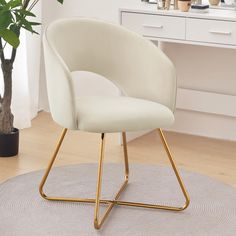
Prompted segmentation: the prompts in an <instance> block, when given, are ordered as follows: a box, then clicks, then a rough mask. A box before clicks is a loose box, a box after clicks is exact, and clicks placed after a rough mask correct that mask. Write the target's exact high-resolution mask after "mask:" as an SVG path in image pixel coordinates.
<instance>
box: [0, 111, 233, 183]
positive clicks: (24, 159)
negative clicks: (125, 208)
mask: <svg viewBox="0 0 236 236" xmlns="http://www.w3.org/2000/svg"><path fill="white" fill-rule="evenodd" d="M60 133H61V128H60V127H59V126H57V125H56V124H55V123H54V122H53V121H52V119H51V117H50V115H49V114H47V113H44V112H43V113H40V114H39V116H38V117H37V118H36V119H35V120H34V121H33V127H32V128H30V129H25V130H22V131H21V136H20V154H19V156H18V157H13V158H0V181H4V180H5V179H7V178H10V177H13V176H16V175H19V174H23V173H27V172H30V171H34V170H38V169H44V168H45V167H46V166H47V163H48V161H49V159H50V154H51V153H52V151H53V148H54V145H55V143H56V141H57V138H58V136H59V135H60ZM107 137H108V139H107V143H106V144H107V145H106V156H105V160H106V161H107V162H120V161H121V160H122V158H123V152H122V147H121V146H119V145H118V135H117V134H109V135H108V136H107ZM166 138H167V140H168V142H169V145H170V147H171V150H172V153H173V154H174V157H175V160H176V162H177V164H178V166H179V167H180V168H183V169H187V170H191V171H194V172H198V173H202V174H205V175H208V176H211V177H213V178H215V179H218V180H221V181H223V182H225V183H228V184H230V185H232V186H235V187H236V142H227V141H221V140H214V139H208V138H203V137H196V136H191V135H184V134H177V133H171V132H168V133H167V132H166ZM99 141H100V135H98V134H91V133H84V132H71V131H70V132H69V134H68V136H67V138H66V139H65V142H64V144H63V147H62V150H61V152H60V157H59V158H58V160H57V163H56V165H67V164H74V163H88V162H97V160H98V150H99ZM128 151H129V159H130V162H136V163H147V164H160V165H166V164H169V163H168V160H167V157H166V155H165V152H164V150H163V148H162V146H161V143H160V140H159V136H158V133H157V132H152V133H150V134H147V135H145V136H143V137H141V138H138V139H136V140H134V141H131V142H129V144H128Z"/></svg>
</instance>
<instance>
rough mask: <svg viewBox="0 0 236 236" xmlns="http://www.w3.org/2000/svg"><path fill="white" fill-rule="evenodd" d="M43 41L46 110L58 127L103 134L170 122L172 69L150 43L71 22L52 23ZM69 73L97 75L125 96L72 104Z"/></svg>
mask: <svg viewBox="0 0 236 236" xmlns="http://www.w3.org/2000/svg"><path fill="white" fill-rule="evenodd" d="M43 42H44V55H45V68H46V78H47V89H48V96H49V104H50V109H51V113H52V116H53V119H54V120H55V121H56V122H57V123H58V124H60V125H61V126H63V127H65V128H69V129H81V130H86V131H90V132H104V133H106V132H118V131H135V130H143V129H153V128H162V127H165V126H168V125H171V124H172V123H173V122H174V116H173V111H174V109H175V99H176V74H175V69H174V66H173V64H172V63H171V61H170V60H169V59H168V58H167V57H166V56H165V55H164V54H163V52H162V51H161V50H159V49H158V48H157V47H156V46H155V45H154V44H153V43H151V42H150V41H148V40H146V39H144V38H143V37H141V36H139V35H138V34H136V33H133V32H131V31H129V30H127V29H125V28H123V27H121V26H118V25H114V24H110V23H105V22H101V21H97V20H91V19H79V18H75V19H63V20H58V21H56V22H54V23H52V24H51V25H50V26H49V27H47V28H46V30H45V34H44V39H43ZM72 71H90V72H93V73H97V74H100V75H102V76H104V77H105V78H107V79H109V80H111V81H112V82H113V83H115V84H116V85H117V86H118V87H119V88H120V89H121V91H122V92H123V94H125V95H126V96H127V97H117V98H110V97H84V98H79V99H76V98H75V94H74V89H73V82H72V77H71V72H72Z"/></svg>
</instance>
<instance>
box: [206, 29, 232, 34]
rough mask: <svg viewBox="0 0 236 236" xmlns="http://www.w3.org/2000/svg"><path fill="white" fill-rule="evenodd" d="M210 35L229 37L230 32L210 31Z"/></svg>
mask: <svg viewBox="0 0 236 236" xmlns="http://www.w3.org/2000/svg"><path fill="white" fill-rule="evenodd" d="M209 32H210V33H211V34H221V35H231V34H232V32H231V31H216V30H210V31H209Z"/></svg>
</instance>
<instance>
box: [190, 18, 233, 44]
mask: <svg viewBox="0 0 236 236" xmlns="http://www.w3.org/2000/svg"><path fill="white" fill-rule="evenodd" d="M186 39H187V40H191V41H198V42H207V43H219V44H226V45H236V22H229V21H220V20H202V19H187V20H186Z"/></svg>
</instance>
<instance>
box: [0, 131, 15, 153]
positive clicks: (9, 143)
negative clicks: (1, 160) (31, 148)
mask: <svg viewBox="0 0 236 236" xmlns="http://www.w3.org/2000/svg"><path fill="white" fill-rule="evenodd" d="M18 151H19V130H18V129H16V128H14V129H13V131H12V132H11V133H10V134H1V133H0V157H12V156H16V155H18Z"/></svg>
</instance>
